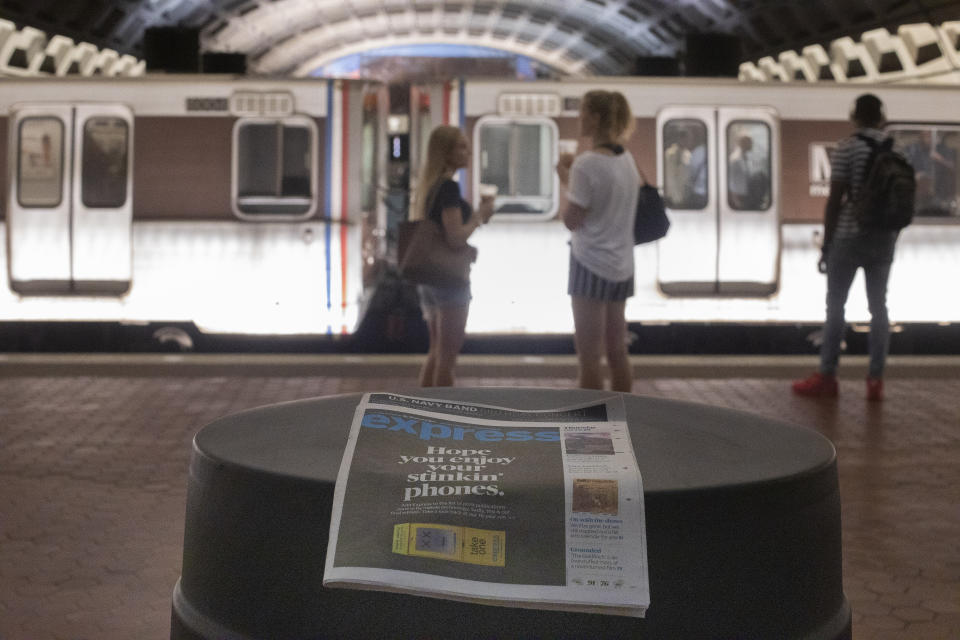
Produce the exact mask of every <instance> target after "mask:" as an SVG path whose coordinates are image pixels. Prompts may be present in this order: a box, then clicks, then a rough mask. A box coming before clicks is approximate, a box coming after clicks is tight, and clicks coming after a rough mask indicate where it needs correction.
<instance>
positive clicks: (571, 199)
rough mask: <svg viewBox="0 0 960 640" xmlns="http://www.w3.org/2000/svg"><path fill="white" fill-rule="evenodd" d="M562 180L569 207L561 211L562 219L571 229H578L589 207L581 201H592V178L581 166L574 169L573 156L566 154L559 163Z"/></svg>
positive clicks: (558, 169)
mask: <svg viewBox="0 0 960 640" xmlns="http://www.w3.org/2000/svg"><path fill="white" fill-rule="evenodd" d="M557 173H558V174H559V175H560V182H562V183H563V185H564V186H566V187H567V208H566V209H564V210H562V211H561V212H560V220H562V221H563V224H564V226H565V227H566V228H567V229H569V230H570V231H576V230H577V229H579V228H580V227H582V226H583V222H584V220H585V219H586V217H587V213H588V212H589V208H588V207H585V206H584V205H583V204H581V203H588V202H589V201H590V192H591V186H590V180H589V178H588V177H587V175H586V173H585V172H584V171H583V169H582V167H580V168H579V169H578V170H577V171H574V170H573V156H571V155H569V154H566V157H564V158H561V161H560V164H558V165H557Z"/></svg>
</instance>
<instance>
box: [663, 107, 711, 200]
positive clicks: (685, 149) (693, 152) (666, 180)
mask: <svg viewBox="0 0 960 640" xmlns="http://www.w3.org/2000/svg"><path fill="white" fill-rule="evenodd" d="M662 152H663V167H664V170H663V195H664V201H665V203H666V205H667V206H668V207H669V208H671V209H676V210H684V211H690V210H697V209H704V208H705V207H706V206H707V201H708V194H707V177H708V175H709V169H710V167H709V165H708V162H709V154H708V146H707V126H706V125H705V124H704V123H703V122H702V121H700V120H697V119H695V118H677V119H674V120H669V121H667V122H666V123H664V125H663V150H662Z"/></svg>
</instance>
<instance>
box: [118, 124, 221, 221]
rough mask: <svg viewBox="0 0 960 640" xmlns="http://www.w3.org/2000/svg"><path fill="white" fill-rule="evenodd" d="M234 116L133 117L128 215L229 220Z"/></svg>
mask: <svg viewBox="0 0 960 640" xmlns="http://www.w3.org/2000/svg"><path fill="white" fill-rule="evenodd" d="M234 122H236V119H234V118H189V117H187V118H165V117H138V118H137V119H136V124H135V125H134V133H133V140H134V143H133V145H134V149H133V215H134V218H136V219H140V220H169V219H171V218H173V219H177V218H194V219H198V218H202V219H210V220H233V219H235V216H234V215H233V211H232V210H231V208H230V162H231V155H230V153H231V148H232V146H233V143H232V133H233V124H234Z"/></svg>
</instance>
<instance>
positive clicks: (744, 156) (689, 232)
mask: <svg viewBox="0 0 960 640" xmlns="http://www.w3.org/2000/svg"><path fill="white" fill-rule="evenodd" d="M657 147H658V152H657V173H658V175H659V176H660V177H661V184H662V186H663V193H664V201H665V203H666V205H667V209H668V212H669V213H668V215H669V216H670V220H671V223H672V226H671V229H670V233H669V234H668V235H667V237H666V238H664V239H663V240H661V241H660V242H659V247H658V249H659V251H658V273H657V278H658V284H659V286H660V289H661V290H662V291H663V292H664V293H665V294H667V295H700V296H710V295H739V296H766V295H770V294H772V293H773V292H774V291H776V289H777V283H778V279H779V256H780V216H779V202H778V195H779V187H778V181H777V179H776V176H778V175H779V120H778V118H777V115H776V113H775V112H774V111H773V110H772V109H770V108H766V107H721V108H716V107H702V106H697V107H681V106H677V107H668V108H666V109H663V110H661V111H660V113H659V114H658V115H657Z"/></svg>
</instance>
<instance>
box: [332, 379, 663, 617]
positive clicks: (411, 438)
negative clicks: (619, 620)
mask: <svg viewBox="0 0 960 640" xmlns="http://www.w3.org/2000/svg"><path fill="white" fill-rule="evenodd" d="M323 584H324V586H327V587H347V588H356V589H378V590H384V591H394V592H400V593H409V594H416V595H422V596H430V597H436V598H448V599H454V600H465V601H469V602H476V603H481V604H492V605H500V606H510V607H528V608H537V609H559V610H566V611H580V612H592V613H606V614H615V615H625V616H634V617H642V616H643V615H644V613H645V611H646V609H647V607H648V606H649V604H650V590H649V584H648V577H647V550H646V536H645V527H644V511H643V488H642V485H641V479H640V471H639V469H638V468H637V462H636V458H635V456H634V452H633V446H632V444H631V442H630V433H629V430H628V429H627V424H626V419H625V411H624V406H623V400H622V398H621V397H620V396H611V397H610V398H608V399H604V400H602V401H595V402H591V403H587V404H581V405H577V406H570V407H564V408H561V409H555V410H546V411H544V410H535V411H531V410H519V409H512V408H507V407H495V406H489V405H482V404H476V403H472V402H456V401H450V400H436V399H426V398H415V397H409V396H403V395H396V394H387V393H372V394H366V395H364V396H363V399H362V400H361V402H360V404H359V405H358V407H357V411H356V413H355V415H354V419H353V424H352V426H351V430H350V436H349V440H348V442H347V447H346V451H345V452H344V457H343V461H342V463H341V466H340V472H339V475H338V477H337V482H336V487H335V491H334V504H333V512H332V515H331V522H330V542H329V547H328V549H327V556H326V567H325V571H324V579H323Z"/></svg>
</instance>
